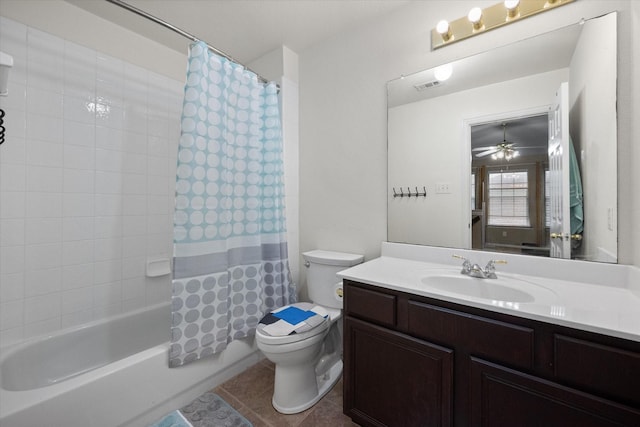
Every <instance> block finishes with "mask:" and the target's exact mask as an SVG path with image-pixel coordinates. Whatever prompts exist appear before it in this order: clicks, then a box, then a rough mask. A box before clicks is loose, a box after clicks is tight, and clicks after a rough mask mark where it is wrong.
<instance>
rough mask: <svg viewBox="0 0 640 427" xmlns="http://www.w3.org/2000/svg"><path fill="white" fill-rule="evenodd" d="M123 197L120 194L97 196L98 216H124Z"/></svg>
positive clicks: (96, 212) (96, 211)
mask: <svg viewBox="0 0 640 427" xmlns="http://www.w3.org/2000/svg"><path fill="white" fill-rule="evenodd" d="M122 205H123V200H122V196H121V195H119V194H96V195H95V207H96V208H95V209H96V210H95V214H96V216H109V215H122Z"/></svg>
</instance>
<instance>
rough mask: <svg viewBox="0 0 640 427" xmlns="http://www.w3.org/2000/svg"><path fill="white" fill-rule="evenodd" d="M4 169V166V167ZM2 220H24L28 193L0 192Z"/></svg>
mask: <svg viewBox="0 0 640 427" xmlns="http://www.w3.org/2000/svg"><path fill="white" fill-rule="evenodd" d="M3 167H4V166H3ZM0 199H1V200H2V203H0V218H2V219H6V218H24V215H25V199H26V193H24V192H20V191H2V192H0Z"/></svg>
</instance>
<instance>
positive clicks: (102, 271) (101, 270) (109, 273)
mask: <svg viewBox="0 0 640 427" xmlns="http://www.w3.org/2000/svg"><path fill="white" fill-rule="evenodd" d="M121 278H122V260H120V259H117V260H110V261H100V262H95V263H94V270H93V283H94V284H98V285H99V284H104V283H113V282H116V281H119V280H120V279H121Z"/></svg>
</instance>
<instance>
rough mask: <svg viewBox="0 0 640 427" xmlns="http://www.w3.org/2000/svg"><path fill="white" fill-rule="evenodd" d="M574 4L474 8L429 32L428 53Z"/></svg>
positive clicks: (558, 0) (514, 1) (534, 1)
mask: <svg viewBox="0 0 640 427" xmlns="http://www.w3.org/2000/svg"><path fill="white" fill-rule="evenodd" d="M574 1H575V0H526V1H520V0H505V1H504V2H500V3H497V4H495V5H493V6H489V7H486V8H484V9H481V8H479V7H474V8H473V9H471V10H470V11H469V14H468V15H467V16H465V17H463V18H458V19H456V20H455V21H451V22H448V21H446V20H442V21H440V22H438V24H437V25H436V28H434V29H432V30H431V50H435V49H438V48H441V47H443V46H447V45H449V44H451V43H454V42H457V41H460V40H464V39H466V38H469V37H471V36H474V35H476V34H481V33H484V32H485V31H489V30H493V29H495V28H498V27H501V26H503V25H506V24H510V23H512V22H516V21H519V20H520V19H524V18H528V17H529V16H532V15H535V14H537V13H540V12H545V11H547V10H551V9H555V8H556V7H560V6H564V5H565V4H568V3H572V2H574Z"/></svg>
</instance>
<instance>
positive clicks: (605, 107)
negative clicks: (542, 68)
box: [569, 15, 618, 262]
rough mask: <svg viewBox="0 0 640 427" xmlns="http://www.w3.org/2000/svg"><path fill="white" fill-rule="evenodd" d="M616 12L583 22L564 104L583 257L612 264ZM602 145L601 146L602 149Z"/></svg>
mask: <svg viewBox="0 0 640 427" xmlns="http://www.w3.org/2000/svg"><path fill="white" fill-rule="evenodd" d="M615 27H616V16H615V15H607V16H604V17H602V18H598V19H593V20H590V21H587V22H586V23H585V24H584V25H583V29H582V32H581V34H580V40H579V41H578V44H577V46H576V49H575V51H574V53H573V57H572V58H571V65H570V69H571V72H570V78H569V82H570V84H569V98H570V100H569V103H570V108H571V112H570V116H569V123H570V127H571V137H572V139H573V144H574V148H575V150H576V156H577V157H578V162H579V163H580V172H581V175H582V188H583V189H584V233H583V235H584V238H583V240H582V246H581V248H580V249H579V254H580V256H581V257H582V258H583V259H589V260H597V261H603V262H616V260H617V251H618V227H617V221H616V219H617V203H616V202H617V196H618V192H617V188H618V186H617V184H618V183H617V176H616V174H614V173H612V171H615V170H616V169H617V163H618V159H617V155H616V151H615V147H616V146H617V143H616V139H617V128H616V85H617V82H616V80H615V79H613V78H607V76H614V75H616V70H617V61H616V51H615V49H611V46H615V45H616V38H615V32H612V31H610V29H611V28H615ZM603 147H606V148H605V149H603Z"/></svg>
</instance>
